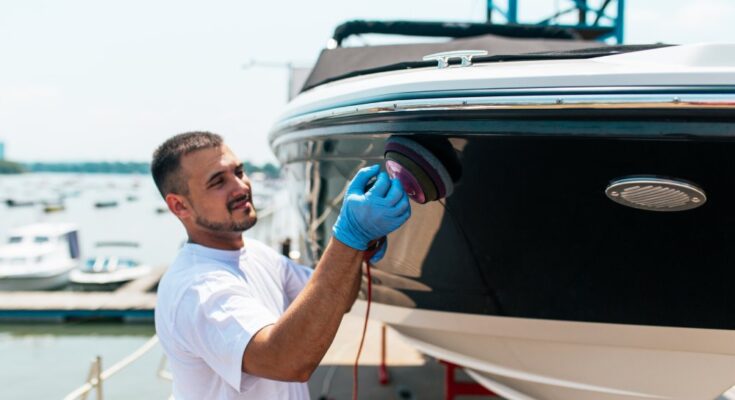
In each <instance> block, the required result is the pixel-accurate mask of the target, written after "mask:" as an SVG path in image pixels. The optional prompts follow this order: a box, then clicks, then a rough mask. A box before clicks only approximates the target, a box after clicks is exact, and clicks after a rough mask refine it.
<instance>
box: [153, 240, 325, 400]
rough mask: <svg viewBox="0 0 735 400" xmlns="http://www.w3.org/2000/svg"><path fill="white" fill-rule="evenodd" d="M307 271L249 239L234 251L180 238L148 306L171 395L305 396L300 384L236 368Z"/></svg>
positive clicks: (298, 398) (301, 283) (305, 278)
mask: <svg viewBox="0 0 735 400" xmlns="http://www.w3.org/2000/svg"><path fill="white" fill-rule="evenodd" d="M311 273H312V269H311V268H307V267H304V266H302V265H298V264H295V263H294V262H292V261H291V260H290V259H288V258H286V257H284V256H282V255H280V254H278V253H277V252H276V251H274V250H273V249H271V248H270V247H268V246H266V245H264V244H263V243H260V242H258V241H255V240H252V239H247V240H246V241H245V247H244V248H242V249H240V250H217V249H212V248H208V247H204V246H200V245H197V244H193V243H187V244H185V245H184V246H183V247H182V248H181V251H180V252H179V255H178V257H177V258H176V260H175V261H174V262H173V264H171V266H170V267H169V269H168V271H166V274H165V275H164V276H163V278H162V279H161V282H160V283H159V285H158V300H157V304H156V313H155V319H156V332H157V333H158V337H159V339H160V341H161V345H162V346H163V350H164V352H165V353H166V356H167V357H168V360H169V365H170V368H171V372H172V373H173V378H174V380H173V395H174V398H176V399H177V400H183V399H197V400H199V399H296V400H301V399H308V398H309V391H308V387H307V385H306V383H301V382H280V381H274V380H270V379H265V378H260V377H256V376H252V375H248V374H245V373H243V372H242V356H243V352H244V351H245V347H246V346H247V345H248V343H249V342H250V339H251V338H252V337H253V335H255V334H256V333H257V332H258V331H259V330H260V329H262V328H263V327H265V326H267V325H270V324H273V323H275V322H276V320H277V319H278V318H279V317H280V316H281V315H282V314H283V312H284V311H285V310H286V308H287V307H288V306H289V304H291V302H292V301H293V300H294V299H295V298H296V296H297V295H298V294H299V292H300V291H301V290H302V289H303V288H304V286H305V285H306V282H307V281H308V279H309V277H310V276H311Z"/></svg>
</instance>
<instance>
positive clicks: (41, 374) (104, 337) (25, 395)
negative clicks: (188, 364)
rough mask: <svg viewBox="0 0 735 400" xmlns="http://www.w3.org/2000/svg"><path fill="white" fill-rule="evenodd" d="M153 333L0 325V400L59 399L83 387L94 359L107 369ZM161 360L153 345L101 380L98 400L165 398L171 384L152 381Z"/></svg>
mask: <svg viewBox="0 0 735 400" xmlns="http://www.w3.org/2000/svg"><path fill="white" fill-rule="evenodd" d="M153 334H154V329H153V326H151V325H120V324H90V323H86V324H56V325H45V324H44V325H3V324H0V354H2V361H1V362H0V398H2V399H60V398H62V397H64V396H65V395H66V394H68V393H69V392H71V391H72V390H74V389H76V388H77V387H79V386H81V385H82V384H83V383H84V381H85V380H86V378H87V374H88V373H89V367H90V362H91V361H92V360H93V359H94V358H95V356H97V355H99V356H101V357H102V365H103V369H104V368H108V367H110V366H112V365H113V364H114V363H115V362H117V361H118V360H120V359H122V358H124V357H125V356H126V355H128V354H130V353H131V352H133V351H134V350H135V349H137V348H138V347H140V346H141V345H142V344H144V343H145V342H146V341H147V340H148V338H150V337H151V336H152V335H153ZM162 355H163V353H162V350H161V348H160V346H157V347H156V348H154V349H153V350H151V351H150V352H148V353H146V354H145V355H144V356H143V357H141V358H140V359H139V360H138V361H137V362H136V363H135V364H133V365H132V366H131V367H130V368H128V369H124V370H122V371H121V372H120V373H119V374H117V375H115V376H113V377H112V378H111V379H110V380H109V381H105V384H104V386H103V390H104V398H105V399H142V398H145V399H153V398H157V399H165V398H167V397H168V396H169V395H170V393H171V383H170V382H169V381H166V380H164V379H162V378H158V377H157V376H156V372H157V369H158V365H159V363H160V361H161V357H162ZM90 398H93V397H90Z"/></svg>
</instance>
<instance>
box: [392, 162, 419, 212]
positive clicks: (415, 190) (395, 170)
mask: <svg viewBox="0 0 735 400" xmlns="http://www.w3.org/2000/svg"><path fill="white" fill-rule="evenodd" d="M385 169H386V170H387V171H388V175H389V176H390V177H391V178H398V180H400V181H401V184H402V185H403V190H405V191H406V194H407V195H408V197H410V198H411V199H412V200H413V201H415V202H417V203H419V204H424V203H426V195H425V194H424V191H423V190H422V189H421V185H420V184H419V182H418V181H417V180H416V178H415V177H414V176H413V174H412V173H411V171H409V170H408V169H406V168H404V167H403V166H402V165H401V164H399V163H398V162H396V161H393V160H386V161H385Z"/></svg>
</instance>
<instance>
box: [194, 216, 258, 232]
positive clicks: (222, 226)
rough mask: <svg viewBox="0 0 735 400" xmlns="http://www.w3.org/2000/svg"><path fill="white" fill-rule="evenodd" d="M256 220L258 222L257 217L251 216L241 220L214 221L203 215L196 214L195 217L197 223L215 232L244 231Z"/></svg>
mask: <svg viewBox="0 0 735 400" xmlns="http://www.w3.org/2000/svg"><path fill="white" fill-rule="evenodd" d="M256 222H258V217H253V219H246V220H245V221H242V222H237V221H228V222H215V221H210V220H208V219H205V218H204V217H202V216H199V215H197V217H196V223H197V225H199V226H201V227H203V228H207V229H209V230H211V231H215V232H245V231H246V230H248V229H250V228H252V227H253V225H255V223H256Z"/></svg>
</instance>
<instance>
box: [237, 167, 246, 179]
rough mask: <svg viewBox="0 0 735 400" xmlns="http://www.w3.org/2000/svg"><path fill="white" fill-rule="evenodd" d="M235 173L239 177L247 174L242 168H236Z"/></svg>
mask: <svg viewBox="0 0 735 400" xmlns="http://www.w3.org/2000/svg"><path fill="white" fill-rule="evenodd" d="M235 175H237V176H238V178H241V177H242V176H243V175H245V171H243V170H241V169H238V170H235Z"/></svg>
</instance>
